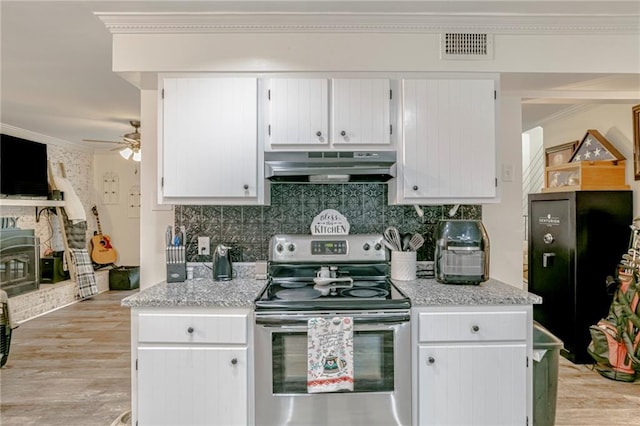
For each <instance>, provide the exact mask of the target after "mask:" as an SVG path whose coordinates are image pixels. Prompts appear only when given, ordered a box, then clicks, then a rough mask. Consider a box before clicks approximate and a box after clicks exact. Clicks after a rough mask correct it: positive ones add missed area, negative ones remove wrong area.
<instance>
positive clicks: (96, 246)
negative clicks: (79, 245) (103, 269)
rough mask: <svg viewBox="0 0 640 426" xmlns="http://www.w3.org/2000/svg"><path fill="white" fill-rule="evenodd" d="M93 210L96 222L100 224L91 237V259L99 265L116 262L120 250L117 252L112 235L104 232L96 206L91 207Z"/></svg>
mask: <svg viewBox="0 0 640 426" xmlns="http://www.w3.org/2000/svg"><path fill="white" fill-rule="evenodd" d="M91 211H92V212H93V214H94V215H95V217H96V224H97V225H98V231H97V232H94V235H93V237H91V260H93V261H94V262H95V263H97V264H98V265H108V264H110V263H115V261H116V259H117V258H118V252H116V249H115V248H113V246H112V245H111V237H109V236H108V235H105V234H103V233H102V227H101V226H100V217H99V216H98V209H97V208H96V206H93V207H91Z"/></svg>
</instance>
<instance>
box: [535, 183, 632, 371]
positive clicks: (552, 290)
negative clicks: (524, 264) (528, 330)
mask: <svg viewBox="0 0 640 426" xmlns="http://www.w3.org/2000/svg"><path fill="white" fill-rule="evenodd" d="M632 215H633V212H632V192H631V191H571V192H550V193H540V194H529V218H528V222H529V226H528V228H529V229H528V248H529V253H528V259H529V265H528V266H529V273H528V281H529V282H528V290H529V291H530V292H531V293H534V294H537V295H539V296H542V304H540V305H534V307H533V317H534V319H535V320H536V321H538V322H539V323H540V324H542V325H543V326H544V327H546V328H547V329H549V330H550V331H551V332H552V333H553V334H555V335H556V336H557V337H558V338H560V339H561V340H562V341H563V342H564V349H563V350H562V351H561V354H562V355H563V356H564V357H565V358H567V359H569V360H571V361H572V362H574V363H576V364H589V363H593V362H594V361H593V358H591V356H590V355H589V354H588V353H587V346H588V345H589V342H590V341H591V337H590V334H589V326H591V325H594V324H596V323H597V322H598V320H600V319H601V318H603V317H605V316H606V315H607V313H608V311H609V305H610V304H611V298H612V296H611V295H608V294H607V291H606V285H605V280H606V277H607V275H614V272H615V270H616V265H617V264H618V263H619V262H620V260H621V258H622V254H623V253H626V251H627V249H628V248H629V247H628V246H629V236H630V235H631V229H630V227H629V226H630V225H631V223H632Z"/></svg>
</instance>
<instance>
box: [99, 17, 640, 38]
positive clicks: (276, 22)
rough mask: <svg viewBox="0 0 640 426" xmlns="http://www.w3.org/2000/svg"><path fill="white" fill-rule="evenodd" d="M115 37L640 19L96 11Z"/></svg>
mask: <svg viewBox="0 0 640 426" xmlns="http://www.w3.org/2000/svg"><path fill="white" fill-rule="evenodd" d="M95 15H96V16H97V17H98V18H99V19H100V20H102V22H103V23H104V24H105V26H106V27H107V28H108V29H109V31H110V32H111V33H112V34H185V33H186V34H188V33H290V32H295V33H335V32H341V33H376V32H380V33H441V32H444V31H456V32H482V33H485V32H486V33H493V34H501V33H505V34H507V33H509V34H514V33H515V34H594V33H597V34H640V15H616V14H611V15H581V14H527V15H524V14H514V13H501V14H484V13H473V14H469V13H446V14H442V13H438V14H436V13H404V12H403V13H354V12H341V13H337V12H313V13H307V12H304V13H302V12H289V13H283V12H276V13H268V12H265V13H252V12H197V13H196V12H191V13H166V12H165V13H162V12H155V13H146V12H136V13H130V12H119V13H114V12H109V13H103V12H95Z"/></svg>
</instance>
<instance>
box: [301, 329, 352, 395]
mask: <svg viewBox="0 0 640 426" xmlns="http://www.w3.org/2000/svg"><path fill="white" fill-rule="evenodd" d="M307 357H308V367H309V369H308V371H307V392H308V393H319V392H337V391H353V318H351V317H335V318H311V319H310V320H309V322H308V329H307Z"/></svg>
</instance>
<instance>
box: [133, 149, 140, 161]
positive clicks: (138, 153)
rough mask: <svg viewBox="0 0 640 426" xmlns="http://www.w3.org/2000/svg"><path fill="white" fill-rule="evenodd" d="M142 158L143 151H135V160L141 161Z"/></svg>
mask: <svg viewBox="0 0 640 426" xmlns="http://www.w3.org/2000/svg"><path fill="white" fill-rule="evenodd" d="M140 160H142V151H140V150H137V151H135V152H134V153H133V161H140Z"/></svg>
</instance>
